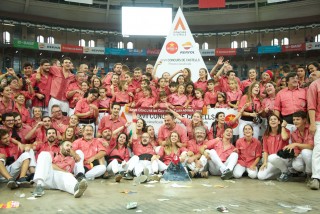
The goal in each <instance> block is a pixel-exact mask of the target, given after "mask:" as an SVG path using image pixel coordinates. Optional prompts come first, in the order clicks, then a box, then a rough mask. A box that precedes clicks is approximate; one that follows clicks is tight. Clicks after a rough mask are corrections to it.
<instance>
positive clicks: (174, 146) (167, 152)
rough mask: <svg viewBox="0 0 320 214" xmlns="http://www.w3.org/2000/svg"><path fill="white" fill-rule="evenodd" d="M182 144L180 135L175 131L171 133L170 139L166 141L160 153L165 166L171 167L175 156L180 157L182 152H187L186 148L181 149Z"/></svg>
mask: <svg viewBox="0 0 320 214" xmlns="http://www.w3.org/2000/svg"><path fill="white" fill-rule="evenodd" d="M179 143H180V137H179V134H178V133H177V132H175V131H173V132H171V134H170V137H169V138H168V139H167V141H166V145H164V146H161V147H160V150H159V152H158V155H159V156H160V160H162V161H163V163H164V164H165V165H167V166H168V165H169V164H170V163H171V161H172V160H173V158H174V157H175V156H177V157H179V156H180V155H181V154H182V152H184V151H186V148H184V147H182V148H180V147H179V146H178V144H179Z"/></svg>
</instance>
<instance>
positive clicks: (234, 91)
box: [227, 79, 242, 109]
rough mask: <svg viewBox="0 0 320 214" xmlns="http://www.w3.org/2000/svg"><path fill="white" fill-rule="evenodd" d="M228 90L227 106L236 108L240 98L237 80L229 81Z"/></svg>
mask: <svg viewBox="0 0 320 214" xmlns="http://www.w3.org/2000/svg"><path fill="white" fill-rule="evenodd" d="M228 83H229V88H230V90H229V91H227V102H228V105H229V106H230V107H231V108H235V109H237V108H238V105H239V102H240V99H241V96H242V91H241V90H240V89H239V85H238V82H237V80H235V79H229V81H228Z"/></svg>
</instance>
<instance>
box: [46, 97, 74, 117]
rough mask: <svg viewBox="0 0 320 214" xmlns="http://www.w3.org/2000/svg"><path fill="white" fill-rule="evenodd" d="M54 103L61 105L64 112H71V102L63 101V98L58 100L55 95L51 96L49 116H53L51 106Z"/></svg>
mask: <svg viewBox="0 0 320 214" xmlns="http://www.w3.org/2000/svg"><path fill="white" fill-rule="evenodd" d="M53 105H59V106H60V108H61V111H62V112H65V113H67V114H68V112H69V102H68V101H62V100H57V99H56V98H54V97H51V98H50V100H49V104H48V111H49V116H50V117H51V115H52V114H51V108H52V106H53Z"/></svg>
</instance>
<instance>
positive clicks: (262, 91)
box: [259, 70, 273, 98]
mask: <svg viewBox="0 0 320 214" xmlns="http://www.w3.org/2000/svg"><path fill="white" fill-rule="evenodd" d="M272 77H273V73H272V71H270V70H266V71H265V72H264V73H262V77H261V82H260V84H259V87H260V97H262V98H265V97H266V94H265V89H266V84H267V83H269V82H271V81H272Z"/></svg>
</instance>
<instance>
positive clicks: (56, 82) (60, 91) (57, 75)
mask: <svg viewBox="0 0 320 214" xmlns="http://www.w3.org/2000/svg"><path fill="white" fill-rule="evenodd" d="M50 73H51V74H52V76H53V77H52V83H51V90H50V95H51V96H52V97H54V98H56V99H57V100H62V101H67V97H66V94H65V90H66V88H67V87H68V85H69V84H70V83H71V82H73V81H75V76H74V74H72V73H71V72H70V71H69V76H68V77H67V78H65V77H64V75H63V71H62V68H61V67H57V66H51V67H50Z"/></svg>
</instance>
